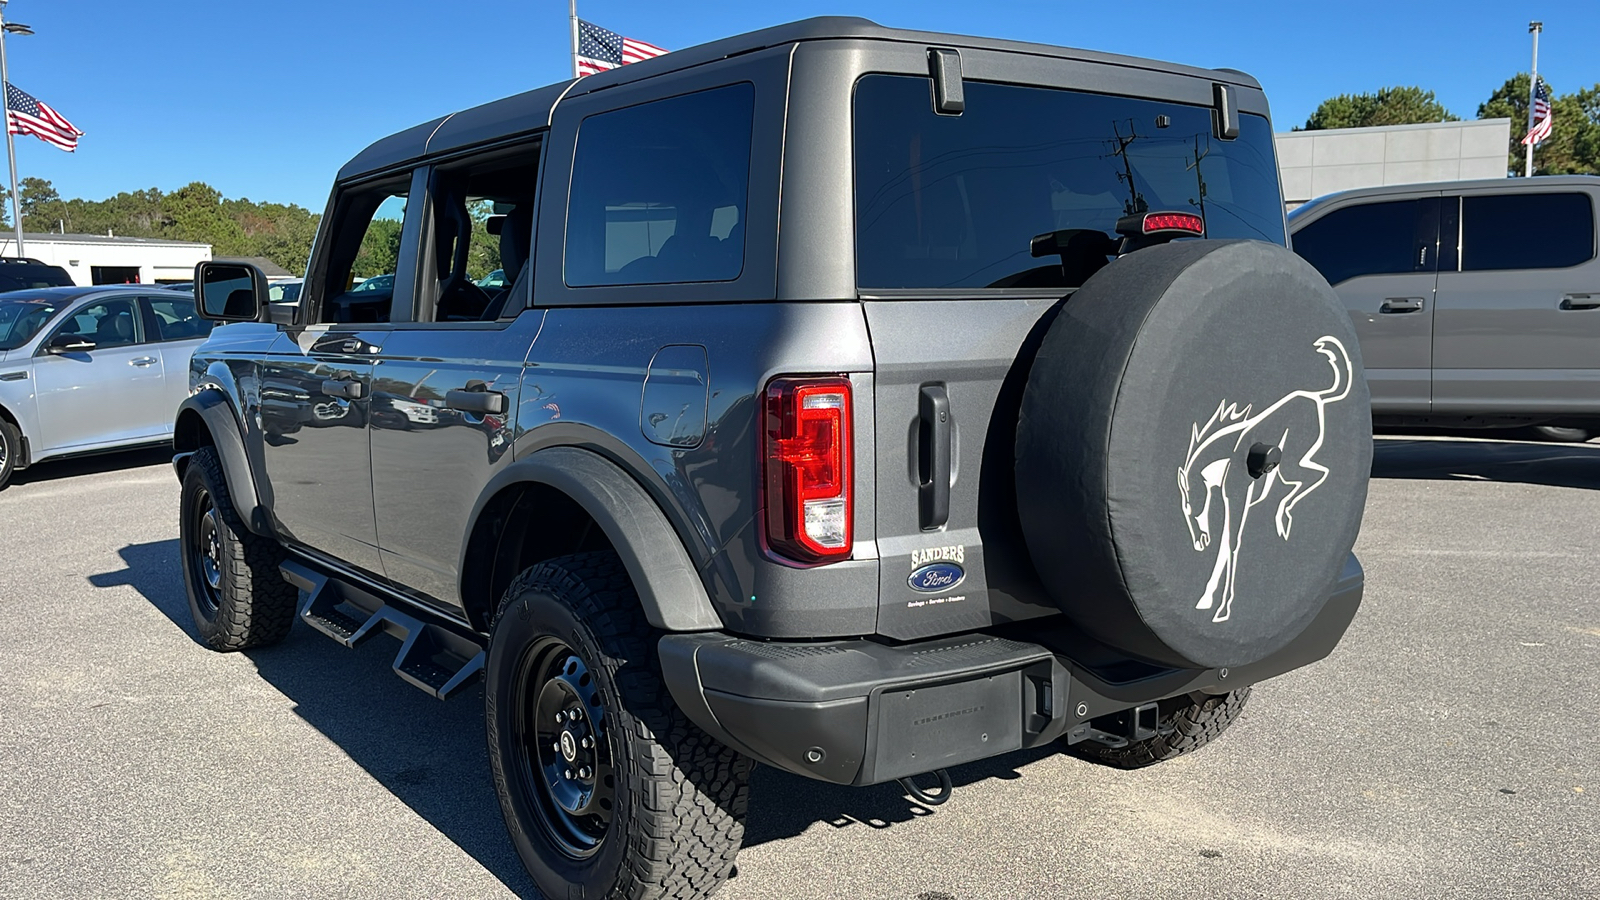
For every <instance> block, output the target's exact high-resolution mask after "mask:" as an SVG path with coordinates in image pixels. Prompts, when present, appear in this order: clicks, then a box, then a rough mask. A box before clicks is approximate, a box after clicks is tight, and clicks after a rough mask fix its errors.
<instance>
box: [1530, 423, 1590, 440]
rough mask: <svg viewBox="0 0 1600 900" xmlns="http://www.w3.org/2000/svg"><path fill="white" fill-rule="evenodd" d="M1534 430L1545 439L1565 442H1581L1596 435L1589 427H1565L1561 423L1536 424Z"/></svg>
mask: <svg viewBox="0 0 1600 900" xmlns="http://www.w3.org/2000/svg"><path fill="white" fill-rule="evenodd" d="M1533 432H1534V434H1537V435H1538V436H1539V437H1541V438H1543V439H1544V440H1547V441H1557V442H1559V443H1563V444H1581V443H1583V442H1584V441H1587V440H1588V439H1589V438H1592V437H1594V433H1593V432H1591V431H1589V430H1588V429H1587V428H1564V427H1562V426H1560V425H1535V426H1534V428H1533Z"/></svg>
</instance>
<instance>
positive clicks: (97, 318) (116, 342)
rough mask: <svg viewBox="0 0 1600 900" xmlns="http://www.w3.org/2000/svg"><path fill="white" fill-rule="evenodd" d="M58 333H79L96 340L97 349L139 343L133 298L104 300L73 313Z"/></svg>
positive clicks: (108, 348) (62, 324)
mask: <svg viewBox="0 0 1600 900" xmlns="http://www.w3.org/2000/svg"><path fill="white" fill-rule="evenodd" d="M56 334H76V335H80V336H82V337H86V338H88V339H89V340H91V341H94V344H95V349H96V350H110V349H112V348H114V347H127V346H130V345H132V344H137V343H139V328H138V323H137V322H136V321H135V316H134V312H133V301H132V300H131V299H130V300H102V301H100V302H99V303H91V304H89V305H88V306H85V307H83V308H82V309H80V310H78V311H77V312H74V313H72V314H71V315H69V316H68V317H67V319H66V321H65V322H62V323H61V327H60V328H58V329H56Z"/></svg>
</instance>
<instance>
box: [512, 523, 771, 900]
mask: <svg viewBox="0 0 1600 900" xmlns="http://www.w3.org/2000/svg"><path fill="white" fill-rule="evenodd" d="M530 591H536V592H542V593H545V594H547V595H549V596H552V597H556V598H559V599H561V600H563V601H564V602H566V603H568V604H569V605H570V607H571V609H572V612H573V613H574V614H575V615H576V617H577V618H578V620H579V621H580V622H583V623H584V624H586V625H587V626H588V629H589V631H590V634H591V635H592V637H593V638H594V640H595V641H596V643H597V644H598V649H599V651H600V656H601V658H600V659H597V660H594V661H587V660H586V662H589V664H590V665H591V667H594V666H599V667H602V668H604V669H605V670H606V672H607V674H608V675H609V676H610V680H611V681H612V683H613V684H615V685H616V686H617V690H618V691H619V693H620V694H621V695H622V697H621V698H619V701H620V702H618V703H616V704H615V706H616V707H617V710H616V712H617V717H616V718H615V719H614V720H613V723H614V725H617V726H620V727H621V729H622V731H623V732H624V734H625V740H626V742H627V745H628V746H627V749H628V750H629V751H631V752H628V753H626V754H624V755H625V756H626V757H627V759H626V760H623V759H617V760H616V764H617V765H618V766H619V767H620V766H622V765H624V764H626V765H628V766H629V767H630V768H631V769H632V771H631V773H630V783H631V784H632V785H634V786H636V787H637V788H639V789H636V790H630V791H629V792H628V795H629V802H630V805H631V808H630V810H629V816H628V819H629V821H631V822H633V823H634V824H635V830H634V833H633V834H631V835H626V837H627V838H629V840H630V841H631V843H632V847H631V849H632V850H633V851H634V852H631V853H629V854H627V856H626V859H627V861H628V863H627V865H626V866H625V869H626V872H625V873H624V875H623V878H622V880H620V881H619V882H618V883H617V884H616V885H615V887H614V888H613V890H612V891H611V892H610V893H609V894H607V896H608V897H613V898H618V900H623V898H625V900H689V898H695V897H704V896H707V895H709V894H710V893H712V892H714V891H715V890H716V889H717V888H718V887H720V886H721V884H722V883H723V882H724V881H725V880H726V879H727V877H728V874H729V872H730V871H731V870H732V868H733V864H734V860H735V858H736V857H737V856H738V853H739V846H740V844H741V843H743V840H744V820H745V813H746V811H747V809H748V806H749V781H750V772H751V769H752V768H753V767H754V764H753V763H752V762H751V760H749V759H748V758H746V757H744V756H741V755H740V754H738V753H737V752H735V751H733V750H731V749H729V748H727V747H725V746H723V745H722V744H720V743H718V742H717V741H716V740H715V739H713V738H712V737H711V736H710V735H708V734H706V733H705V732H704V731H702V730H700V728H699V727H698V726H696V725H695V724H694V723H693V722H691V721H689V718H688V717H687V716H685V715H684V714H683V712H682V711H681V710H680V709H678V706H677V704H676V703H675V702H673V700H672V697H671V695H670V694H669V693H668V692H667V687H666V684H665V683H664V682H663V681H662V678H661V675H660V663H659V661H658V659H657V656H656V645H655V637H656V636H657V634H658V633H657V632H656V631H655V629H654V628H652V627H651V626H650V624H649V622H647V621H646V620H645V617H644V612H643V609H642V608H641V607H640V605H639V599H638V595H637V594H636V593H635V591H634V588H633V584H632V582H631V581H630V579H629V577H628V573H627V570H626V569H625V568H624V567H623V565H622V561H621V560H620V559H619V558H618V557H617V555H616V554H615V553H613V552H610V551H601V552H592V553H579V554H574V555H571V556H565V557H559V558H556V559H552V560H547V561H545V562H542V563H539V564H538V565H536V566H534V567H532V568H530V569H528V570H527V571H525V572H523V573H522V574H521V575H519V576H518V577H517V578H516V580H514V581H513V582H512V583H511V586H510V587H509V588H507V589H506V593H505V596H504V598H503V599H502V600H501V603H500V607H499V609H498V610H497V612H496V614H495V621H497V622H498V621H499V619H500V617H501V616H502V615H504V614H505V612H506V610H507V608H508V607H509V606H510V605H511V604H512V603H514V602H516V600H517V599H518V598H519V597H520V596H521V595H523V594H525V593H528V592H530ZM498 774H499V773H497V775H498ZM502 777H503V776H502ZM508 814H509V813H508ZM619 818H620V817H619Z"/></svg>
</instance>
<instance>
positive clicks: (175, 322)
mask: <svg viewBox="0 0 1600 900" xmlns="http://www.w3.org/2000/svg"><path fill="white" fill-rule="evenodd" d="M141 302H143V303H144V307H145V310H146V312H147V315H146V316H145V320H144V324H145V329H144V330H145V335H146V337H147V338H148V339H150V340H157V341H192V340H195V339H197V338H203V337H205V336H207V335H209V334H210V333H211V329H212V327H213V326H214V324H215V323H213V322H211V321H210V320H209V319H202V318H200V316H199V315H197V314H196V313H195V309H194V300H193V299H192V298H189V297H145V298H143V299H142V301H141Z"/></svg>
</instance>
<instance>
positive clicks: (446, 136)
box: [338, 16, 1261, 181]
mask: <svg viewBox="0 0 1600 900" xmlns="http://www.w3.org/2000/svg"><path fill="white" fill-rule="evenodd" d="M840 39H862V40H878V41H899V42H903V43H912V44H928V45H932V46H940V47H955V48H958V49H973V50H994V51H1000V52H1006V53H1024V54H1029V55H1032V56H1048V57H1055V58H1057V59H1071V60H1079V61H1084V62H1096V63H1106V64H1110V65H1118V66H1126V67H1128V68H1134V69H1146V70H1154V71H1160V72H1172V73H1176V74H1180V75H1189V76H1193V77H1198V78H1209V79H1211V80H1213V81H1223V82H1228V83H1230V84H1236V85H1240V86H1243V87H1248V88H1256V89H1259V88H1260V87H1261V85H1260V83H1259V82H1257V81H1256V80H1255V79H1254V78H1251V77H1250V76H1249V75H1246V74H1244V73H1242V72H1237V71H1234V70H1231V69H1202V68H1196V67H1193V66H1183V65H1177V64H1175V63H1164V62H1157V61H1155V60H1149V59H1140V58H1138V57H1133V56H1120V55H1117V54H1114V53H1100V52H1097V51H1094V50H1074V49H1071V48H1067V47H1056V46H1053V45H1050V44H1034V43H1028V42H1024V41H1008V40H1000V39H997V38H980V37H968V36H964V35H955V34H939V33H936V32H931V31H909V30H906V29H900V28H885V27H883V26H882V25H879V24H877V23H876V22H872V21H870V20H867V19H862V18H855V17H850V16H821V17H817V18H812V19H802V20H800V21H798V22H791V23H789V24H787V25H777V26H774V27H772V28H764V29H761V30H760V31H752V32H749V33H746V34H741V35H735V36H733V37H728V38H723V39H721V40H716V41H711V42H710V43H705V44H699V45H696V46H693V47H686V48H684V49H682V50H675V51H673V52H671V53H667V54H665V55H663V56H658V57H655V58H654V59H647V60H644V61H642V62H637V63H633V64H631V65H626V66H622V67H620V68H616V69H612V70H610V71H607V72H601V73H599V74H597V75H590V76H587V77H585V78H583V79H580V80H578V81H571V80H569V81H563V82H559V83H557V84H551V85H546V86H545V87H542V88H537V89H535V90H532V91H528V92H526V93H522V94H516V95H514V96H511V97H507V98H505V99H503V100H495V101H493V102H491V103H485V104H483V105H482V106H475V107H472V108H471V109H467V110H463V111H461V112H458V113H452V114H450V115H447V116H440V117H439V118H437V119H434V120H432V121H429V122H424V123H422V124H421V125H417V126H415V127H412V128H408V129H406V130H405V131H402V132H399V133H398V134H392V135H390V136H389V137H386V138H383V139H382V140H380V141H377V142H376V143H374V144H372V145H371V146H369V147H367V148H366V149H365V150H362V151H361V152H360V153H357V154H356V155H355V158H353V159H351V160H350V161H349V162H348V163H346V164H345V165H344V168H342V169H340V170H339V176H338V177H339V180H340V181H345V180H347V179H351V178H358V177H360V176H363V175H367V174H370V173H373V172H377V171H380V170H383V169H387V168H389V167H391V166H398V165H401V164H404V163H408V162H413V161H415V160H419V159H422V158H424V157H428V156H436V155H439V154H444V153H449V152H450V151H452V150H457V149H460V148H463V147H468V146H471V145H473V144H476V143H480V142H482V141H488V140H494V139H496V138H504V137H512V136H515V135H518V134H523V133H527V132H531V131H537V130H539V129H541V128H544V127H546V126H548V125H549V123H550V117H551V114H552V112H553V111H554V110H555V107H556V104H557V103H559V102H560V101H561V100H562V99H563V98H565V97H567V96H578V95H581V94H590V93H594V92H595V91H600V90H604V89H606V88H608V87H614V86H616V85H618V84H624V83H628V82H633V81H639V80H641V79H644V78H649V77H651V76H654V75H661V74H664V73H667V72H675V71H678V70H681V69H687V68H690V67H692V66H698V65H703V64H705V63H709V62H715V61H717V60H719V59H725V58H727V57H730V56H738V55H741V54H745V53H750V52H753V51H756V50H764V49H767V48H769V47H778V46H782V45H784V44H793V43H797V42H800V41H821V40H840Z"/></svg>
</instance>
